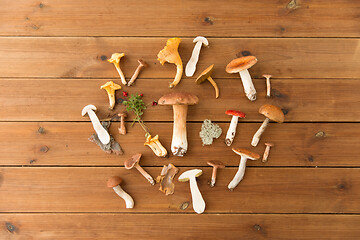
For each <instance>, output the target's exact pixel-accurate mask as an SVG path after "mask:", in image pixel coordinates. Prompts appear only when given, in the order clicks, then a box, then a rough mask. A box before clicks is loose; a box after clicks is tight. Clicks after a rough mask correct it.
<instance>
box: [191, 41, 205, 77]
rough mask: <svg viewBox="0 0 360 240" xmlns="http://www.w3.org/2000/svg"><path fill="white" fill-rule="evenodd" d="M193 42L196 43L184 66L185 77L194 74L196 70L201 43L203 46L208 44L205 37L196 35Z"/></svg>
mask: <svg viewBox="0 0 360 240" xmlns="http://www.w3.org/2000/svg"><path fill="white" fill-rule="evenodd" d="M193 42H194V43H196V44H195V47H194V49H193V52H192V55H191V57H190V60H189V61H188V63H187V64H186V68H185V74H186V76H187V77H192V75H194V72H195V70H196V64H197V62H198V60H199V55H200V49H201V46H202V45H203V44H204V46H205V47H207V46H209V42H208V40H207V39H206V38H205V37H201V36H198V37H196V38H195V39H194V40H193Z"/></svg>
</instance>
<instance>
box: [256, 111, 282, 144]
mask: <svg viewBox="0 0 360 240" xmlns="http://www.w3.org/2000/svg"><path fill="white" fill-rule="evenodd" d="M259 113H261V114H262V115H264V116H265V117H266V118H265V120H264V122H263V123H262V124H261V126H260V128H259V129H258V130H257V132H256V133H255V134H254V137H253V139H252V141H251V146H254V147H256V146H257V145H258V143H259V141H260V137H261V134H263V132H264V131H265V129H266V127H267V125H268V124H269V121H270V120H273V121H275V122H278V123H282V122H284V118H285V116H284V113H283V112H282V111H281V109H280V108H279V107H277V106H274V105H270V104H264V105H262V106H261V107H260V108H259Z"/></svg>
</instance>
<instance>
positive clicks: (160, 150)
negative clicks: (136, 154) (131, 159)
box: [144, 135, 167, 157]
mask: <svg viewBox="0 0 360 240" xmlns="http://www.w3.org/2000/svg"><path fill="white" fill-rule="evenodd" d="M144 146H149V147H150V148H151V150H152V151H153V152H154V153H155V155H156V156H158V157H166V156H167V151H166V149H165V148H164V146H163V145H162V144H161V143H160V141H159V135H156V136H155V137H153V138H151V135H148V136H147V138H146V141H145V143H144Z"/></svg>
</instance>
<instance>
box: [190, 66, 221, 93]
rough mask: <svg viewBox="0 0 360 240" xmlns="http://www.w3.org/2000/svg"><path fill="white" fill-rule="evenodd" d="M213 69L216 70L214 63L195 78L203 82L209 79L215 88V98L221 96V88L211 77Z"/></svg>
mask: <svg viewBox="0 0 360 240" xmlns="http://www.w3.org/2000/svg"><path fill="white" fill-rule="evenodd" d="M213 71H214V64H213V65H211V66H210V67H208V68H207V69H205V70H204V71H203V72H202V73H201V74H200V76H199V77H198V78H197V79H196V80H195V83H196V84H201V83H203V82H204V81H206V80H208V81H209V82H210V83H211V85H212V86H213V87H214V89H215V98H218V97H219V88H218V86H217V84H216V82H215V81H214V79H212V77H211V74H212V72H213Z"/></svg>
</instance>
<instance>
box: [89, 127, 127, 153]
mask: <svg viewBox="0 0 360 240" xmlns="http://www.w3.org/2000/svg"><path fill="white" fill-rule="evenodd" d="M110 124H111V123H110V121H108V122H101V125H102V126H103V127H104V128H105V129H106V131H108V129H109V127H110ZM89 141H90V142H94V143H96V144H97V145H98V146H99V147H100V148H101V149H102V150H103V151H104V152H106V153H109V154H116V155H123V154H124V151H123V150H122V148H121V146H120V144H119V143H118V142H116V141H115V139H114V138H113V136H111V134H110V142H109V143H108V144H103V143H102V142H101V141H100V139H99V138H98V135H97V134H96V133H94V134H93V135H91V136H90V137H89Z"/></svg>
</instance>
